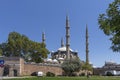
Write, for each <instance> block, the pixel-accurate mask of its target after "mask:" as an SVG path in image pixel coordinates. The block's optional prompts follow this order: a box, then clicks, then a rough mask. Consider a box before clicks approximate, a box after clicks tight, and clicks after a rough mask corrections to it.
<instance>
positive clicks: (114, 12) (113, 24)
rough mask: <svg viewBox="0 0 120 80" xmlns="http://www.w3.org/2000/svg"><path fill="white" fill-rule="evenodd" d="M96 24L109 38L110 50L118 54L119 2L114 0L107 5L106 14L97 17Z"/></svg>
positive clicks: (119, 47) (119, 32)
mask: <svg viewBox="0 0 120 80" xmlns="http://www.w3.org/2000/svg"><path fill="white" fill-rule="evenodd" d="M98 23H99V27H100V29H101V30H103V32H104V33H105V34H106V35H107V36H110V40H111V41H112V46H111V49H112V50H113V51H114V52H120V0H114V2H112V3H111V4H109V7H108V9H107V10H106V13H104V14H100V15H99V18H98Z"/></svg>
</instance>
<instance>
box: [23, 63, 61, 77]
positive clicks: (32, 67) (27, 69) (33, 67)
mask: <svg viewBox="0 0 120 80" xmlns="http://www.w3.org/2000/svg"><path fill="white" fill-rule="evenodd" d="M22 71H23V72H22V75H31V74H32V73H33V72H38V71H42V72H43V73H44V75H46V73H47V72H52V73H54V74H55V75H62V73H63V70H62V68H61V67H60V66H59V65H56V66H55V65H54V66H53V65H44V64H24V70H22Z"/></svg>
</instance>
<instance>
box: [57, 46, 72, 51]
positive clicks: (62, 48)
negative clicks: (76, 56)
mask: <svg viewBox="0 0 120 80" xmlns="http://www.w3.org/2000/svg"><path fill="white" fill-rule="evenodd" d="M58 51H66V46H63V47H61V48H59V49H58ZM70 51H73V50H72V49H70Z"/></svg>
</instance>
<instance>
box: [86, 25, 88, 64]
mask: <svg viewBox="0 0 120 80" xmlns="http://www.w3.org/2000/svg"><path fill="white" fill-rule="evenodd" d="M88 37H89V36H88V27H87V25H86V64H89V54H88V53H89V50H88V45H89V43H88Z"/></svg>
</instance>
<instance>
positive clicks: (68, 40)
mask: <svg viewBox="0 0 120 80" xmlns="http://www.w3.org/2000/svg"><path fill="white" fill-rule="evenodd" d="M66 52H67V57H66V58H67V59H69V58H70V26H69V19H68V16H66Z"/></svg>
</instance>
